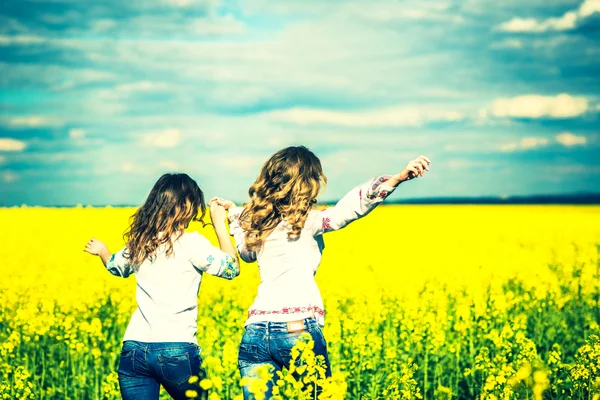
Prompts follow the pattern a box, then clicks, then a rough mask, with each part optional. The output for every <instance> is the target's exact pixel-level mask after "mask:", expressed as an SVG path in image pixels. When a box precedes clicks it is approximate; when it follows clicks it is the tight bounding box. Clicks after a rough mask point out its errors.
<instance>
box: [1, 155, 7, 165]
mask: <svg viewBox="0 0 600 400" xmlns="http://www.w3.org/2000/svg"><path fill="white" fill-rule="evenodd" d="M5 162H6V157H4V156H0V165H2V164H4V163H5Z"/></svg>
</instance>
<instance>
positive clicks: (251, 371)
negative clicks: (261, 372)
mask: <svg viewBox="0 0 600 400" xmlns="http://www.w3.org/2000/svg"><path fill="white" fill-rule="evenodd" d="M303 323H304V329H305V332H308V333H309V334H310V335H311V337H312V339H313V341H314V343H315V345H314V349H313V351H314V352H315V355H322V356H323V357H324V358H325V368H326V376H328V377H329V376H331V366H330V364H329V358H328V357H327V342H326V341H325V337H324V336H323V332H322V331H321V327H320V326H319V324H318V323H317V321H316V320H314V319H312V318H311V319H305V320H304V321H303ZM302 333H304V331H303V332H295V333H289V332H288V329H287V324H286V323H285V322H266V321H265V322H258V323H255V324H250V325H248V326H246V330H245V331H244V335H243V336H242V342H241V343H240V350H239V353H238V368H239V370H240V374H241V375H242V378H244V377H249V378H256V377H258V374H257V373H256V370H257V367H260V366H263V365H270V366H272V367H273V368H272V371H273V372H272V379H271V381H270V382H269V383H268V384H267V387H268V390H267V392H266V393H265V394H266V397H265V398H266V399H270V398H271V389H272V387H273V383H274V380H275V379H276V377H277V375H276V374H277V371H281V370H282V369H283V368H286V367H287V366H289V365H290V361H291V360H292V356H291V350H292V348H293V347H294V345H295V344H296V343H298V341H299V338H300V335H301V334H302ZM243 392H244V399H253V398H254V397H253V396H252V394H251V393H250V392H249V391H248V389H247V388H246V387H245V386H244V387H243Z"/></svg>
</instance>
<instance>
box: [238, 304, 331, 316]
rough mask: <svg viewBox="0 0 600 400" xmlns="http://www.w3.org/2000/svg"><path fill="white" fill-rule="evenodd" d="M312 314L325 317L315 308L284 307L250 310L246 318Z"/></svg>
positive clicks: (319, 309)
mask: <svg viewBox="0 0 600 400" xmlns="http://www.w3.org/2000/svg"><path fill="white" fill-rule="evenodd" d="M307 312H314V313H315V314H317V315H320V316H321V317H323V316H324V315H325V311H324V310H323V309H322V308H320V307H317V306H312V307H284V308H282V309H281V310H256V309H251V310H250V311H248V318H250V317H253V316H256V315H284V314H300V313H307Z"/></svg>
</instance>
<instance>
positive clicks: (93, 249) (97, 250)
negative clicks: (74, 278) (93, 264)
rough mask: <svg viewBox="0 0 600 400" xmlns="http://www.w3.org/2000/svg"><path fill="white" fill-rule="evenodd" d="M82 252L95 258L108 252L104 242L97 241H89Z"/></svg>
mask: <svg viewBox="0 0 600 400" xmlns="http://www.w3.org/2000/svg"><path fill="white" fill-rule="evenodd" d="M83 251H85V252H87V253H90V254H93V255H95V256H99V255H100V254H102V253H104V252H108V247H106V245H105V244H104V242H102V241H100V240H98V239H90V241H89V242H87V244H86V245H85V248H84V249H83Z"/></svg>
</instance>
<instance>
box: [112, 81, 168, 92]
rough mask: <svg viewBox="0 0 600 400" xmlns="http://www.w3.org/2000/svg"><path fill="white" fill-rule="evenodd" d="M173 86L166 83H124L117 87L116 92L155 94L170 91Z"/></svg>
mask: <svg viewBox="0 0 600 400" xmlns="http://www.w3.org/2000/svg"><path fill="white" fill-rule="evenodd" d="M170 89H171V86H170V85H169V84H167V83H164V82H151V81H139V82H132V83H123V84H120V85H117V86H115V89H114V90H116V91H118V92H123V93H132V92H153V91H165V90H170Z"/></svg>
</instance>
